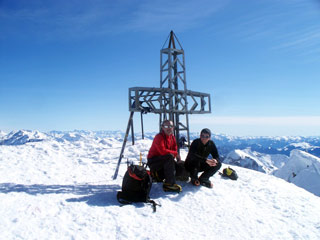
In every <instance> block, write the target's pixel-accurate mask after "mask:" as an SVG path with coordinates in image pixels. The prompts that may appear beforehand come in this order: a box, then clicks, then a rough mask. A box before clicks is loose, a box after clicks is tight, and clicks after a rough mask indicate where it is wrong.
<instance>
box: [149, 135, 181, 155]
mask: <svg viewBox="0 0 320 240" xmlns="http://www.w3.org/2000/svg"><path fill="white" fill-rule="evenodd" d="M154 141H155V142H154V144H155V145H154V146H155V148H156V149H157V152H158V153H159V154H160V155H161V156H162V155H167V154H172V155H173V156H174V157H176V156H177V154H178V152H177V151H173V150H170V149H167V148H166V146H165V140H164V138H163V136H161V135H158V136H157V137H156V138H155V139H154Z"/></svg>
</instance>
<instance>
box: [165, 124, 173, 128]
mask: <svg viewBox="0 0 320 240" xmlns="http://www.w3.org/2000/svg"><path fill="white" fill-rule="evenodd" d="M162 127H164V128H173V126H172V125H163V126H162Z"/></svg>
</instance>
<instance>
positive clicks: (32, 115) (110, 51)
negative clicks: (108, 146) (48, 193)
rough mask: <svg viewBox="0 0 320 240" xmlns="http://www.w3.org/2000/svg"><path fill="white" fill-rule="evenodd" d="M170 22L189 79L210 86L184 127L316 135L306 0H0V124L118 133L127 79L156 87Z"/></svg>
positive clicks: (311, 29) (315, 41) (315, 49)
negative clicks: (206, 106)
mask: <svg viewBox="0 0 320 240" xmlns="http://www.w3.org/2000/svg"><path fill="white" fill-rule="evenodd" d="M171 30H173V31H174V32H175V34H176V36H177V37H178V39H179V41H180V43H181V45H182V46H183V49H184V51H185V58H186V79H187V87H188V89H189V90H193V91H199V92H205V93H210V94H211V104H212V114H205V115H191V116H190V130H191V131H192V132H196V131H199V130H201V128H203V127H209V128H211V130H212V131H213V132H215V133H224V134H228V135H264V136H266V135H268V136H279V135H302V136H312V135H313V136H315V135H317V136H319V135H320V108H319V103H320V94H319V89H320V83H319V76H320V67H319V65H320V2H319V1H315V0H313V1H307V0H282V1H278V0H260V1H256V0H246V1H239V0H230V1H227V0H224V1H220V0H197V1H191V0H183V1H182V0H181V1H180V0H177V1H170V0H168V1H167V0H165V1H157V0H155V1H147V0H145V1H144V0H139V1H138V0H136V1H134V0H133V1H126V0H125V1H103V0H100V1H99V0H96V1H62V0H56V1H35V0H32V1H22V0H21V1H20V0H16V1H10V0H0V130H3V131H6V132H8V131H10V130H18V129H36V130H40V131H50V130H74V129H84V130H123V131H125V129H126V125H127V121H128V117H129V111H128V88H130V87H136V86H139V87H159V86H160V50H161V48H162V46H163V44H164V42H165V41H166V39H167V37H168V35H169V33H170V31H171ZM155 119H156V117H155V116H154V115H152V114H147V115H146V116H145V117H144V120H145V122H144V124H145V131H156V130H157V128H158V126H157V124H156V122H157V121H155ZM139 120H140V116H139V114H136V116H135V119H134V123H135V129H136V131H140V122H139Z"/></svg>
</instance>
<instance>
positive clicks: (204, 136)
mask: <svg viewBox="0 0 320 240" xmlns="http://www.w3.org/2000/svg"><path fill="white" fill-rule="evenodd" d="M200 137H201V138H210V136H209V135H201V136H200Z"/></svg>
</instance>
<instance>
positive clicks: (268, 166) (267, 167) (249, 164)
mask: <svg viewBox="0 0 320 240" xmlns="http://www.w3.org/2000/svg"><path fill="white" fill-rule="evenodd" d="M288 159H289V157H288V156H286V155H283V154H264V153H259V152H256V151H252V150H251V149H250V148H247V149H243V150H240V149H235V150H232V151H230V152H229V153H228V155H227V156H226V158H225V159H224V163H226V164H232V165H236V166H240V167H244V168H249V169H253V170H256V171H260V172H263V173H268V174H271V173H272V172H273V171H275V170H277V169H278V168H279V167H282V166H283V165H284V164H285V163H286V162H287V161H288Z"/></svg>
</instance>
